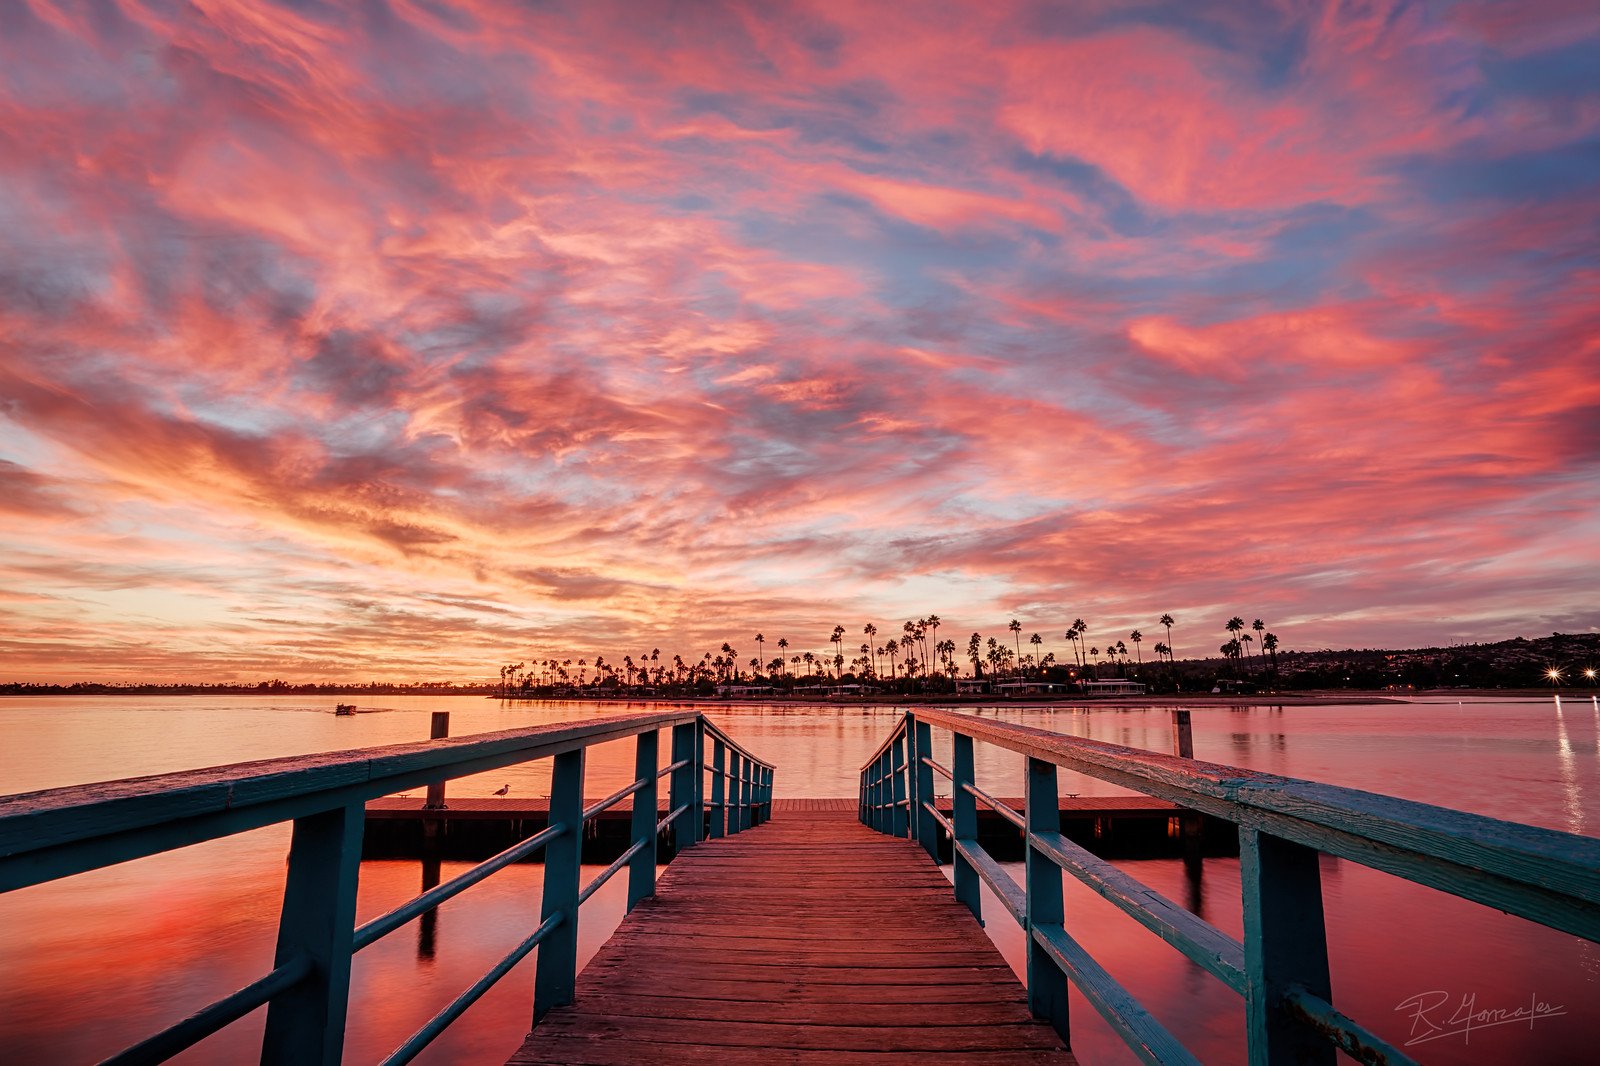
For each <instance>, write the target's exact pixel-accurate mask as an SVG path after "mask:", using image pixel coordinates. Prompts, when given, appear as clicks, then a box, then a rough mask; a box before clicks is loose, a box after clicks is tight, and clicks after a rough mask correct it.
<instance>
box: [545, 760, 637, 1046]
mask: <svg viewBox="0 0 1600 1066" xmlns="http://www.w3.org/2000/svg"><path fill="white" fill-rule="evenodd" d="M583 754H584V752H583V749H582V748H578V749H577V750H576V751H565V752H562V753H561V754H560V755H557V756H556V757H555V759H554V763H555V765H554V766H553V767H552V769H551V773H550V824H551V825H557V824H559V825H561V826H562V827H563V828H564V831H563V832H562V833H561V834H560V835H559V836H557V837H556V838H555V839H554V840H552V841H550V843H548V844H546V845H545V849H544V902H543V905H542V906H541V907H540V910H539V921H540V923H541V924H542V923H544V922H546V921H549V919H550V917H551V915H554V914H557V913H559V914H560V915H561V922H560V924H559V925H557V926H556V928H555V929H553V930H551V932H550V935H548V936H546V937H545V938H544V941H543V943H541V944H540V945H539V960H538V963H537V966H536V969H535V971H534V977H533V1020H534V1024H538V1022H539V1019H541V1018H543V1017H544V1016H545V1015H546V1014H548V1013H550V1009H551V1008H552V1007H561V1006H565V1005H566V1004H568V1003H571V1002H572V994H573V987H574V986H575V985H576V984H577V979H578V873H579V870H578V863H579V862H580V861H581V856H582V853H583ZM637 806H638V804H637V801H635V807H637ZM651 811H652V817H654V805H652V807H651ZM654 831H655V826H654V825H652V826H651V832H654Z"/></svg>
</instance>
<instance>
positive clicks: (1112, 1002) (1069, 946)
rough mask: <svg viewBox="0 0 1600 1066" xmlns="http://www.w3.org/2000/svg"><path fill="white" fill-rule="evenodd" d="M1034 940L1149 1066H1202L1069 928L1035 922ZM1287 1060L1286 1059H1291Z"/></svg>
mask: <svg viewBox="0 0 1600 1066" xmlns="http://www.w3.org/2000/svg"><path fill="white" fill-rule="evenodd" d="M1030 932H1031V939H1033V940H1034V941H1035V942H1037V943H1039V944H1042V945H1043V946H1044V949H1045V951H1047V952H1049V953H1050V957H1051V958H1052V959H1054V960H1055V962H1056V964H1057V965H1059V966H1060V967H1061V969H1062V971H1063V972H1065V973H1066V974H1067V975H1068V976H1069V977H1071V979H1072V983H1073V984H1075V985H1077V986H1078V991H1079V992H1081V993H1083V998H1084V999H1086V1000H1088V1001H1089V1005H1090V1006H1092V1007H1093V1008H1094V1009H1095V1010H1096V1011H1098V1012H1099V1014H1100V1016H1101V1017H1102V1018H1104V1019H1105V1020H1106V1021H1107V1022H1108V1023H1109V1024H1110V1026H1111V1028H1112V1029H1113V1030H1114V1031H1115V1032H1116V1034H1117V1035H1118V1036H1120V1037H1121V1038H1122V1041H1123V1043H1125V1044H1127V1045H1128V1047H1129V1049H1130V1050H1131V1051H1132V1052H1133V1053H1134V1054H1135V1055H1137V1056H1138V1057H1139V1060H1140V1061H1141V1062H1145V1063H1148V1064H1149V1066H1200V1060H1199V1059H1197V1058H1195V1057H1194V1056H1193V1055H1191V1054H1190V1053H1189V1050H1188V1049H1187V1048H1185V1047H1184V1046H1183V1045H1182V1044H1181V1043H1179V1042H1178V1039H1177V1038H1176V1037H1174V1036H1173V1035H1172V1034H1171V1033H1170V1032H1168V1031H1167V1028H1166V1026H1164V1025H1162V1024H1161V1023H1160V1022H1159V1021H1157V1020H1156V1019H1155V1016H1154V1015H1152V1014H1151V1013H1150V1012H1149V1011H1147V1010H1145V1009H1144V1007H1143V1005H1141V1004H1140V1003H1139V1001H1138V1000H1136V999H1134V998H1133V996H1132V995H1130V994H1129V993H1128V990H1127V989H1125V988H1123V987H1122V985H1121V984H1119V983H1118V982H1117V979H1116V978H1114V977H1112V976H1111V974H1109V973H1107V972H1106V969H1105V967H1103V966H1101V965H1100V964H1099V963H1098V962H1096V961H1095V960H1094V958H1093V957H1092V956H1090V954H1089V953H1088V952H1087V951H1085V950H1084V949H1083V945H1081V944H1079V943H1078V942H1077V941H1076V940H1074V939H1073V938H1072V937H1071V936H1069V935H1068V934H1067V931H1066V930H1065V929H1063V928H1061V926H1059V925H1036V926H1034V927H1033V929H1032V930H1031V931H1030ZM1291 1061H1292V1060H1290V1059H1284V1060H1283V1062H1285V1063H1288V1062H1291Z"/></svg>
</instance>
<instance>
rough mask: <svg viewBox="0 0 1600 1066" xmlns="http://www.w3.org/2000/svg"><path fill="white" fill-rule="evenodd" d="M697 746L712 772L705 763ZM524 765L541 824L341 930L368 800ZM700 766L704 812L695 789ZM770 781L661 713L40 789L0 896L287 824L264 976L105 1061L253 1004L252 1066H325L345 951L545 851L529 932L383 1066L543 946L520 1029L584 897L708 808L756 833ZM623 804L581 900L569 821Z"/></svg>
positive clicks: (554, 986)
mask: <svg viewBox="0 0 1600 1066" xmlns="http://www.w3.org/2000/svg"><path fill="white" fill-rule="evenodd" d="M663 729H670V730H671V741H672V747H671V751H670V754H669V756H668V761H667V763H666V765H665V766H664V767H663V766H661V761H662V760H661V759H660V757H659V741H658V737H659V733H660V731H661V730H663ZM628 737H633V738H635V740H636V745H637V750H636V757H635V771H634V780H633V781H632V782H631V783H629V784H627V785H625V786H623V787H622V788H620V789H618V790H617V791H615V792H613V793H612V794H611V795H610V796H607V797H606V798H605V799H602V800H599V801H597V802H595V803H593V804H590V805H589V806H588V807H584V805H583V804H584V800H583V780H584V772H583V771H584V755H585V750H586V749H587V748H588V747H589V746H591V745H593V744H600V743H605V742H607V741H614V740H621V739H626V738H628ZM708 737H709V738H710V740H711V744H712V746H713V747H714V749H715V755H716V759H715V760H714V763H713V761H708V760H707V759H706V757H705V754H706V744H707V739H708ZM728 752H732V753H734V760H735V761H734V765H733V766H732V767H731V768H725V764H724V761H723V760H724V758H725V756H726V754H727V753H728ZM540 758H551V759H553V760H554V765H553V770H552V774H551V789H550V813H549V819H548V823H547V825H546V827H545V828H544V829H543V830H542V831H540V832H539V833H536V834H535V835H533V836H532V837H529V838H528V839H526V840H523V841H520V842H518V843H517V844H514V845H512V846H511V847H509V848H507V849H505V850H504V851H502V852H500V853H499V854H498V855H495V856H493V857H492V858H489V859H486V860H485V861H483V862H481V863H479V864H477V865H476V866H474V867H472V868H471V869H469V870H467V871H465V872H463V873H461V874H458V875H457V876H455V877H453V878H451V879H450V880H449V881H447V882H445V883H444V884H441V885H437V886H435V887H433V888H430V889H428V890H427V891H425V892H423V893H422V894H420V895H418V896H416V897H415V898H413V899H411V900H409V901H407V902H405V903H402V904H400V905H399V906H397V907H395V908H393V909H392V910H390V911H388V912H387V913H385V914H383V915H380V916H379V917H377V918H374V919H372V920H370V921H368V922H366V923H364V924H362V925H361V926H359V927H356V926H355V924H354V917H355V894H356V883H357V879H358V876H359V865H360V853H361V835H362V828H363V823H364V820H365V811H364V804H365V802H366V801H367V800H370V799H376V798H377V797H379V796H384V795H390V794H392V793H394V792H398V791H403V790H405V789H409V788H415V787H418V786H421V785H428V784H432V783H435V782H438V781H444V780H448V779H451V778H455V777H462V776H465V775H468V774H475V773H480V772H483V771H485V770H492V769H496V768H498V767H503V766H509V765H513V764H516V763H522V762H528V761H531V760H534V759H540ZM708 773H709V774H710V775H711V777H712V782H713V792H714V794H715V799H716V801H717V802H716V804H715V805H712V804H708V803H707V802H706V797H705V794H704V791H705V780H706V776H707V774H708ZM775 774H776V769H775V767H774V766H773V765H772V764H770V763H766V762H763V761H761V760H759V759H757V758H755V757H754V756H753V755H751V754H750V753H749V752H747V751H746V750H745V749H744V748H743V747H741V746H740V745H738V744H737V743H735V742H734V741H732V740H731V739H730V738H729V737H728V736H727V734H726V733H724V732H723V731H722V730H721V729H720V728H718V727H717V726H715V725H714V724H712V723H711V722H710V721H708V720H707V719H706V718H705V716H704V715H702V714H699V713H698V712H693V711H667V712H657V713H648V714H634V715H617V716H607V717H601V718H594V719H589V720H586V721H583V722H573V723H563V724H559V725H552V726H538V727H534V728H531V729H512V730H505V731H502V732H498V733H488V734H482V735H479V736H469V737H458V738H451V739H439V740H433V741H429V742H426V743H418V744H395V745H387V746H383V747H373V748H364V749H357V750H352V751H345V752H332V753H327V754H322V755H308V756H300V757H293V758H287V759H268V760H263V761H259V762H249V763H238V764H234V765H231V766H218V767H212V768H210V769H205V770H192V771H186V772H183V773H176V774H161V775H158V776H154V777H144V778H130V779H127V780H122V781H110V782H105V783H101V784H93V785H79V786H73V787H70V788H59V789H49V790H46V791H43V792H33V793H24V794H20V795H14V796H4V797H0V892H5V891H9V890H11V889H14V888H21V887H25V886H28V885H35V884H40V883H42V882H45V881H50V880H53V879H56V878H60V877H66V876H69V875H71V874H74V873H80V872H84V871H87V870H93V869H98V868H101V867H105V866H112V865H116V864H118V863H121V862H126V861H128V860H130V859H136V858H141V857H143V856H146V855H153V854H156V853H158V852H163V851H169V850H172V849H174V848H179V847H184V846H186V845H189V844H194V843H199V842H200V841H204V840H210V839H215V838H217V837H223V836H229V835H232V834H235V833H241V832H245V831H247V830H250V829H255V828H259V827H261V826H265V825H271V824H274V823H276V822H284V821H292V822H293V825H294V833H293V837H292V842H291V845H290V851H289V864H288V875H287V883H286V886H285V891H284V904H283V911H282V914H281V916H280V919H279V930H278V950H277V958H276V961H275V964H274V968H273V969H272V971H271V972H269V973H268V974H267V975H266V976H264V977H262V978H259V979H258V980H256V981H253V982H251V983H250V984H248V985H246V986H245V987H243V988H241V989H239V990H238V991H236V992H234V993H232V994H231V995H228V996H225V997H223V998H222V999H220V1000H218V1001H216V1002H215V1003H213V1004H211V1005H210V1006H208V1007H205V1008H203V1009H202V1010H200V1011H199V1012H197V1013H195V1014H193V1015H191V1016H189V1017H188V1018H185V1019H184V1020H182V1021H180V1022H178V1023H176V1024H174V1025H172V1026H169V1027H168V1028H167V1029H165V1030H163V1031H161V1032H159V1033H157V1034H155V1035H154V1036H152V1037H149V1038H148V1039H146V1040H143V1041H141V1042H139V1043H138V1044H135V1045H134V1046H132V1047H130V1048H128V1049H127V1050H126V1051H124V1052H122V1053H121V1054H119V1055H117V1056H115V1057H113V1059H111V1060H108V1061H112V1062H119V1063H134V1062H139V1063H145V1062H161V1061H165V1060H166V1059H168V1058H170V1057H172V1056H173V1055H176V1054H179V1053H180V1052H182V1051H183V1050H185V1049H186V1048H188V1047H191V1046H193V1045H194V1044H195V1043H197V1042H199V1041H200V1040H202V1039H204V1038H205V1037H207V1036H209V1035H211V1034H212V1033H215V1032H216V1031H218V1030H220V1029H221V1028H223V1027H224V1026H226V1025H228V1024H230V1023H231V1022H234V1021H237V1020H238V1019H239V1018H242V1017H244V1016H245V1015H247V1014H249V1013H250V1012H252V1011H253V1010H256V1009H257V1008H259V1007H261V1006H262V1005H266V1006H267V1023H266V1034H265V1037H264V1039H263V1043H262V1056H261V1057H262V1061H263V1062H273V1063H310V1064H317V1066H335V1064H337V1063H338V1062H339V1060H340V1057H341V1054H342V1047H343V1040H344V1018H345V1010H346V1001H347V999H348V994H349V992H348V990H349V977H350V959H351V956H353V955H354V954H355V953H356V952H358V951H361V950H362V949H364V948H366V947H368V946H370V945H371V944H373V943H375V942H377V941H378V940H379V939H381V938H382V937H384V936H386V935H388V934H389V933H391V932H394V931H395V930H396V929H399V928H400V927H401V926H403V925H405V924H406V923H408V922H410V921H412V920H413V919H415V918H417V917H419V916H421V915H423V914H424V913H427V912H429V911H432V910H433V909H435V908H436V907H438V906H439V905H440V904H442V903H444V902H445V901H447V900H449V899H451V898H453V897H455V896H456V895H457V894H459V893H461V892H462V891H464V890H466V889H467V888H470V887H471V886H473V885H475V884H477V883H478V882H480V881H482V880H483V879H484V878H486V877H488V876H490V875H491V874H493V873H495V872H496V871H498V870H501V869H503V868H505V867H506V866H509V865H511V864H512V863H514V862H517V861H520V860H523V859H526V858H529V857H531V856H532V855H533V854H534V853H536V852H539V851H541V850H542V851H544V853H545V860H544V861H545V877H544V899H543V904H542V908H541V913H540V923H539V926H538V928H536V929H535V930H534V931H533V932H532V933H531V934H529V935H528V936H527V937H526V938H524V939H523V940H522V941H521V942H520V943H519V944H517V946H516V947H514V948H513V949H512V950H511V952H510V953H509V954H507V955H506V956H505V957H503V958H502V959H501V960H500V961H499V962H497V963H496V964H495V965H494V966H493V967H491V968H490V969H489V971H488V972H487V973H485V974H484V975H483V976H482V977H480V978H479V979H478V980H477V981H476V982H475V983H474V984H473V985H471V986H470V987H469V988H467V989H466V990H465V991H464V992H462V993H461V994H460V995H459V996H457V997H456V998H455V999H454V1000H452V1001H451V1002H450V1003H449V1004H448V1005H447V1006H446V1007H445V1008H444V1009H443V1010H441V1011H440V1012H439V1013H438V1014H436V1015H434V1017H433V1018H431V1019H430V1020H429V1021H427V1022H426V1023H424V1024H423V1026H422V1027H421V1028H420V1029H418V1030H417V1031H416V1032H415V1033H414V1034H413V1035H412V1036H411V1037H410V1038H409V1039H408V1040H407V1041H406V1042H405V1043H404V1044H402V1045H401V1046H400V1047H399V1048H397V1049H396V1050H395V1051H394V1053H393V1054H391V1055H390V1056H389V1058H388V1059H386V1060H385V1062H386V1063H391V1064H399V1063H404V1062H408V1061H410V1060H411V1059H412V1058H414V1057H415V1056H416V1055H417V1054H418V1053H420V1052H421V1051H422V1049H423V1048H425V1047H426V1046H427V1045H428V1044H429V1043H430V1042H431V1041H432V1040H433V1039H434V1038H435V1037H437V1036H438V1035H439V1033H441V1032H443V1031H444V1029H445V1028H446V1027H447V1026H449V1025H450V1023H451V1022H453V1021H454V1020H455V1019H456V1018H457V1017H459V1016H460V1015H461V1014H462V1013H463V1012H464V1011H466V1009H467V1008H468V1007H470V1006H471V1005H472V1004H473V1003H474V1002H476V1001H477V1000H478V999H479V998H480V997H481V996H482V995H483V994H484V993H485V992H487V991H488V989H489V988H490V987H492V986H493V985H494V984H495V982H497V981H498V980H500V978H501V977H503V976H505V974H507V973H509V972H510V971H511V969H512V968H513V967H515V966H516V964H517V963H518V962H520V961H521V960H522V959H523V958H524V957H526V956H527V955H528V954H529V953H530V952H532V951H533V949H534V948H535V947H536V946H541V945H542V947H541V948H540V951H539V955H538V961H537V969H536V973H535V978H534V1017H535V1020H536V1021H537V1019H538V1018H541V1017H543V1016H544V1015H545V1014H546V1013H548V1011H549V1010H550V1009H551V1008H553V1007H556V1006H560V1005H562V1004H565V1003H570V1002H571V1001H572V997H573V989H574V985H575V979H576V973H577V923H578V919H579V908H580V906H581V905H582V903H583V902H584V901H585V900H587V899H588V898H589V897H590V896H592V895H593V894H594V893H595V892H596V891H598V890H599V888H600V887H601V886H602V885H604V884H605V883H606V882H607V881H608V880H609V879H610V878H611V877H612V876H614V875H615V874H617V873H618V872H620V871H621V870H622V869H623V868H625V867H626V868H627V869H628V871H629V878H628V909H629V910H632V909H633V907H634V906H635V905H636V904H637V903H638V902H639V901H640V900H641V899H644V898H646V897H648V896H650V895H653V894H654V892H655V873H656V862H657V858H658V856H657V852H658V848H659V839H660V837H661V834H663V833H665V832H666V831H667V830H668V829H672V830H673V833H674V839H675V842H676V845H677V847H679V848H686V847H692V846H694V845H695V844H696V843H697V842H699V841H700V840H701V839H702V838H703V836H704V834H705V829H706V823H707V816H708V815H709V819H710V829H711V835H713V836H722V835H724V834H731V833H737V832H739V831H740V830H742V829H748V828H750V827H751V826H752V825H758V824H760V823H761V822H763V821H765V820H766V819H767V818H768V817H770V815H771V809H772V786H773V780H774V777H775ZM662 778H667V779H668V790H669V799H668V803H667V806H668V807H669V808H670V813H669V814H668V815H667V816H666V817H665V818H662V819H660V820H659V821H658V820H657V818H656V813H657V790H658V785H659V782H660V781H661V779H662ZM729 782H731V783H732V787H731V788H729V789H728V793H729V795H728V799H727V801H724V800H723V791H724V790H723V785H724V784H725V783H729ZM630 796H632V797H635V798H634V801H633V814H632V819H631V843H630V845H629V847H628V848H627V849H626V850H625V851H624V852H623V853H622V855H621V856H620V857H619V858H617V859H616V861H614V862H612V863H611V864H610V865H609V866H607V867H606V868H605V869H604V870H603V871H601V873H600V874H599V875H597V876H596V877H595V878H594V879H593V880H591V881H590V882H589V884H587V885H585V886H583V887H582V888H581V889H580V888H579V885H578V876H579V864H580V858H581V852H582V839H583V833H582V826H583V824H584V823H585V822H587V821H589V820H590V819H592V818H595V817H596V816H598V815H599V814H600V813H602V812H603V811H606V810H608V809H610V808H611V807H613V806H615V805H616V804H618V803H620V802H622V801H623V800H624V799H627V798H628V797H630ZM674 827H675V828H674Z"/></svg>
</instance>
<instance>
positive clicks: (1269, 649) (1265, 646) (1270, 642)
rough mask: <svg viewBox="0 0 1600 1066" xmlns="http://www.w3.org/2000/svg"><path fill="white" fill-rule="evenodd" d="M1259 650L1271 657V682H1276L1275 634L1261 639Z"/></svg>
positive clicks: (1276, 652) (1276, 650) (1276, 654)
mask: <svg viewBox="0 0 1600 1066" xmlns="http://www.w3.org/2000/svg"><path fill="white" fill-rule="evenodd" d="M1261 650H1262V651H1264V652H1266V653H1267V654H1268V655H1270V656H1272V680H1273V683H1274V684H1276V683H1277V680H1278V637H1277V634H1275V633H1268V634H1266V635H1265V636H1263V637H1262V638H1261Z"/></svg>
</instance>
